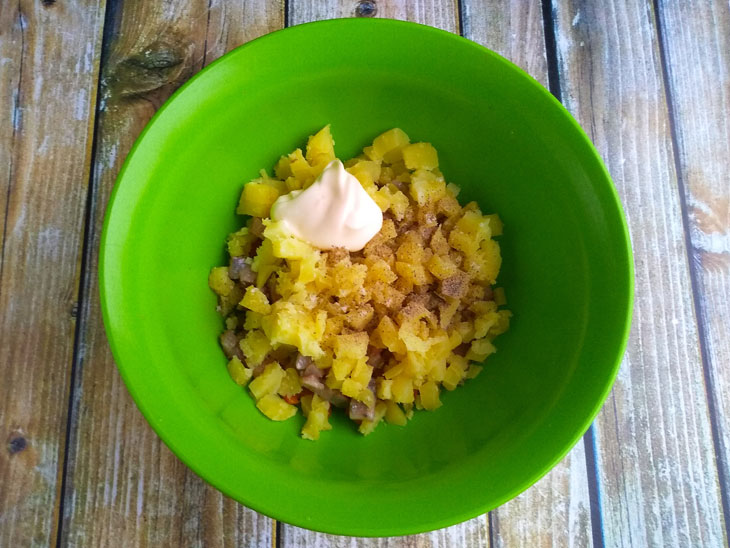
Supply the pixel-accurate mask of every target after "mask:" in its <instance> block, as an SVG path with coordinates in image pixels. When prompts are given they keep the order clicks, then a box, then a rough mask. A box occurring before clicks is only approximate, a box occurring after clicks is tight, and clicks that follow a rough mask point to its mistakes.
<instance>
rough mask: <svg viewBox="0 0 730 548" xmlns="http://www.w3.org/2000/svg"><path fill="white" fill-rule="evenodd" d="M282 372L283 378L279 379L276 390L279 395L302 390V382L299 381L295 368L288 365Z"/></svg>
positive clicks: (297, 392)
mask: <svg viewBox="0 0 730 548" xmlns="http://www.w3.org/2000/svg"><path fill="white" fill-rule="evenodd" d="M284 373H285V375H284V378H283V379H282V380H281V385H280V386H279V390H278V392H279V395H280V396H294V395H295V394H299V392H301V391H302V384H301V382H300V381H299V374H298V373H297V370H296V369H293V368H291V367H290V368H289V369H287V370H285V371H284Z"/></svg>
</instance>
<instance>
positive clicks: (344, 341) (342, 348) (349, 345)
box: [334, 332, 368, 360]
mask: <svg viewBox="0 0 730 548" xmlns="http://www.w3.org/2000/svg"><path fill="white" fill-rule="evenodd" d="M334 350H335V356H337V357H338V358H352V359H353V360H358V359H360V358H364V357H365V355H366V354H367V351H368V334H367V333H365V332H359V333H347V334H346V335H337V337H336V338H335V347H334Z"/></svg>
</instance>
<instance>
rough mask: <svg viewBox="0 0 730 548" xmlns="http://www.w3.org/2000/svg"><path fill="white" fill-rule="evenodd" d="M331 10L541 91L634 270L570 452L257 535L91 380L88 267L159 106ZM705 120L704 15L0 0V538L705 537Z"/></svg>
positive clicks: (725, 194) (721, 474)
mask: <svg viewBox="0 0 730 548" xmlns="http://www.w3.org/2000/svg"><path fill="white" fill-rule="evenodd" d="M356 15H357V16H372V15H376V16H377V17H381V16H382V17H393V18H399V19H409V20H413V21H418V22H421V23H425V24H429V25H433V26H437V27H441V28H443V29H446V30H448V31H451V32H454V33H461V34H463V35H464V36H466V37H467V38H469V39H471V40H474V41H476V42H479V43H481V44H484V45H485V46H487V47H489V48H491V49H493V50H495V51H497V52H499V53H501V54H502V55H504V56H506V57H508V58H509V59H511V60H513V61H514V62H516V63H517V64H518V65H520V66H522V67H524V68H525V69H526V70H527V71H528V72H529V73H530V74H532V75H533V76H534V77H535V78H537V79H538V80H539V81H541V82H542V83H543V84H544V85H546V86H548V87H549V89H550V90H551V91H552V92H553V93H554V94H555V95H556V96H557V97H558V98H560V99H561V100H562V101H563V103H564V104H565V105H566V107H567V108H568V109H569V110H570V111H571V112H572V113H573V114H574V116H575V117H576V118H577V119H578V121H579V122H580V123H581V124H582V126H583V127H584V128H585V130H586V131H587V133H588V134H589V135H590V137H591V138H592V139H593V140H594V142H595V144H596V146H597V147H598V150H599V151H600V153H601V154H602V156H603V158H604V159H605V162H606V164H607V166H608V168H609V170H610V172H611V174H612V176H613V178H614V182H615V184H616V187H617V188H618V191H619V194H620V195H621V198H622V200H623V204H624V207H625V210H626V215H627V217H628V222H629V225H630V229H631V234H632V241H633V247H634V253H635V262H636V306H635V312H634V323H633V329H632V333H631V339H630V341H629V346H628V351H627V353H626V357H625V359H624V362H623V365H622V367H621V372H620V373H619V377H618V380H617V382H616V385H615V387H614V389H613V392H612V394H611V396H610V397H609V399H608V400H607V403H606V405H605V407H604V408H603V410H602V412H601V414H600V415H599V417H598V419H597V420H596V421H595V423H594V425H593V426H592V427H591V429H590V430H589V431H588V433H587V434H586V435H585V437H584V439H583V442H582V443H579V444H578V445H577V446H576V447H575V448H574V450H573V451H572V452H571V453H570V454H569V456H568V457H566V458H565V459H564V460H563V462H562V463H561V464H560V465H558V466H557V467H556V468H555V469H554V470H553V471H552V472H550V473H549V474H548V475H547V476H546V477H545V478H544V479H542V480H541V481H540V482H539V483H538V484H537V485H535V486H534V487H532V488H531V489H529V490H528V491H527V492H525V493H524V494H522V495H521V496H519V497H518V498H517V499H515V500H513V501H512V502H510V503H508V504H506V505H504V506H503V507H501V508H498V509H497V510H494V511H493V512H491V513H490V514H488V515H486V516H482V517H480V518H477V519H474V520H472V521H469V522H466V523H463V524H460V525H457V526H454V527H451V528H448V529H444V530H441V531H436V532H433V533H429V534H423V535H416V536H413V537H403V538H397V539H382V540H368V539H351V538H345V537H333V536H328V535H321V534H318V533H313V532H309V531H305V530H303V529H299V528H296V527H291V526H288V525H286V524H283V523H276V522H274V521H272V520H270V519H269V518H267V517H264V516H262V515H259V514H257V513H255V512H253V511H251V510H249V509H247V508H245V507H243V506H241V505H239V504H237V503H235V502H233V501H231V500H229V499H227V498H225V497H224V496H222V495H221V494H220V493H219V492H217V491H216V490H214V489H213V488H211V487H208V486H207V485H206V484H205V483H204V482H203V481H202V480H200V479H199V478H198V477H197V476H195V474H193V473H192V472H191V471H190V470H188V469H187V468H186V467H185V466H184V465H183V464H182V463H181V462H180V461H178V460H177V458H176V457H175V456H173V454H172V453H171V452H170V451H169V450H168V449H167V448H166V447H165V446H164V445H163V444H162V443H161V442H160V440H159V439H158V438H157V436H156V435H155V434H154V432H152V430H151V429H150V428H149V426H148V425H147V424H146V422H145V421H144V419H143V418H142V416H141V415H140V413H139V412H138V411H137V409H136V407H135V406H134V404H133V403H132V400H131V399H130V397H129V394H128V393H127V390H126V389H125V387H124V385H123V383H122V381H121V379H120V377H119V375H118V373H117V370H116V367H115V365H114V362H113V360H112V357H111V354H110V352H109V348H108V346H107V342H106V339H105V335H104V328H103V326H102V323H101V318H100V309H99V296H98V287H97V277H96V267H97V257H98V248H99V236H100V229H101V223H102V218H103V214H104V207H105V205H106V202H107V199H108V196H109V192H110V190H111V189H112V186H113V185H114V179H115V177H116V175H117V172H118V170H119V168H120V166H121V164H122V162H123V160H124V158H125V156H126V154H127V151H128V150H129V148H130V146H131V145H132V142H133V141H134V139H135V137H136V136H137V135H138V133H139V132H140V130H141V129H142V127H143V126H144V125H145V123H146V122H147V121H148V120H149V118H150V117H151V116H152V114H153V113H154V112H155V110H156V109H157V108H158V107H159V106H160V105H161V103H162V102H163V101H164V100H165V99H166V98H167V97H168V96H169V95H170V93H171V92H172V91H173V90H174V89H175V88H177V87H178V86H179V85H180V84H181V83H182V82H184V81H185V80H186V79H187V78H189V77H190V76H191V75H192V74H194V73H195V72H197V71H198V70H200V69H201V68H202V67H203V66H205V65H206V64H208V63H210V62H211V61H213V60H214V59H216V58H217V57H219V56H220V55H222V54H223V53H225V52H226V51H228V50H230V49H231V48H233V47H235V46H238V45H239V44H241V43H244V42H246V41H248V40H251V39H253V38H255V37H257V36H259V35H262V34H264V33H267V32H270V31H273V30H276V29H279V28H281V27H284V26H286V25H296V24H299V23H303V22H305V21H310V20H315V19H322V18H329V17H349V16H356ZM729 120H730V5H729V4H728V1H727V0H723V1H722V2H720V1H718V2H711V1H705V2H689V1H683V0H666V1H664V0H654V1H653V2H652V1H648V0H625V1H610V2H598V1H595V2H582V1H579V0H575V1H565V2H561V1H559V0H554V1H551V0H543V1H542V2H540V1H537V0H524V1H516V2H511V3H510V2H507V1H506V0H503V1H500V0H484V1H479V0H463V1H461V2H459V1H457V0H443V1H439V0H419V1H417V2H416V1H413V2H410V1H408V2H407V1H405V0H403V1H385V0H383V1H378V2H377V3H376V2H372V1H361V2H360V3H358V4H356V3H354V2H353V1H352V0H350V1H342V2H338V1H336V0H327V1H319V2H318V1H304V0H289V1H285V2H283V3H282V2H273V1H267V0H230V1H225V0H166V1H164V2H163V1H156V0H107V1H106V2H104V0H13V1H11V0H0V215H1V216H2V219H3V223H2V225H0V226H1V230H2V258H1V260H2V262H1V263H0V337H1V342H0V439H1V440H2V446H1V447H0V546H3V547H4V546H8V547H11V546H12V547H15V546H48V545H55V544H59V545H64V546H65V545H73V546H84V547H87V546H93V547H97V546H101V547H106V546H136V545H143V546H144V545H149V546H206V547H207V546H218V545H226V546H232V545H236V546H238V545H244V546H302V547H303V546H401V545H402V546H433V545H438V546H459V547H461V546H488V545H489V546H492V545H494V546H526V547H537V546H588V545H594V546H632V547H645V546H682V547H685V546H710V547H719V546H727V545H728V528H729V526H730V494H729V493H730V319H729V318H730V301H729V299H728V298H729V297H730V121H729Z"/></svg>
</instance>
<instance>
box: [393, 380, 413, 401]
mask: <svg viewBox="0 0 730 548" xmlns="http://www.w3.org/2000/svg"><path fill="white" fill-rule="evenodd" d="M392 391H393V401H395V402H397V403H412V402H413V379H411V378H409V377H408V376H407V375H404V374H400V375H398V376H397V377H396V378H394V379H393V387H392Z"/></svg>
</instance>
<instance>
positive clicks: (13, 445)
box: [8, 436, 28, 455]
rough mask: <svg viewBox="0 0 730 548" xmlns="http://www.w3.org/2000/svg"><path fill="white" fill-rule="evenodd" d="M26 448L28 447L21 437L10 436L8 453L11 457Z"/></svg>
mask: <svg viewBox="0 0 730 548" xmlns="http://www.w3.org/2000/svg"><path fill="white" fill-rule="evenodd" d="M26 447H28V442H27V441H26V439H25V438H24V437H23V436H12V437H11V438H10V439H9V440H8V452H9V453H10V454H11V455H14V454H15V453H20V452H21V451H22V450H23V449H25V448H26Z"/></svg>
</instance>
